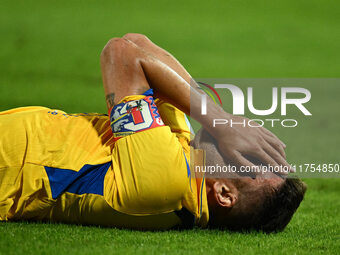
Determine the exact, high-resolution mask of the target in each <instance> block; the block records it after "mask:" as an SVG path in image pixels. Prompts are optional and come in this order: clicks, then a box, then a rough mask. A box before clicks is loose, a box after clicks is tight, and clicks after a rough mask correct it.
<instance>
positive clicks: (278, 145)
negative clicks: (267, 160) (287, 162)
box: [263, 134, 286, 159]
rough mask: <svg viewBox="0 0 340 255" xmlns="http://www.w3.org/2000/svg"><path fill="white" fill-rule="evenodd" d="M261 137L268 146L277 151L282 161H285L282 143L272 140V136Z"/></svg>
mask: <svg viewBox="0 0 340 255" xmlns="http://www.w3.org/2000/svg"><path fill="white" fill-rule="evenodd" d="M263 137H264V139H265V140H266V142H267V143H268V144H270V145H271V146H272V147H273V148H274V149H275V150H277V151H278V152H279V153H280V155H281V156H282V157H283V158H284V159H286V153H285V151H284V147H283V145H282V143H280V142H278V140H277V139H274V138H273V137H272V136H269V135H267V134H264V136H263Z"/></svg>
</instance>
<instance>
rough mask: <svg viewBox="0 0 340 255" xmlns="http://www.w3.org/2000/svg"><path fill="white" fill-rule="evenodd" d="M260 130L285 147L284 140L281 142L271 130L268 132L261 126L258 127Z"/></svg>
mask: <svg viewBox="0 0 340 255" xmlns="http://www.w3.org/2000/svg"><path fill="white" fill-rule="evenodd" d="M260 131H261V132H262V133H264V134H266V135H267V136H270V137H272V138H273V139H275V140H277V141H278V142H280V143H281V144H282V146H283V148H284V149H286V147H287V146H286V145H285V144H284V142H282V141H281V140H280V139H279V138H278V137H277V136H276V135H274V134H273V133H272V132H270V131H269V130H268V129H266V128H264V127H262V128H260Z"/></svg>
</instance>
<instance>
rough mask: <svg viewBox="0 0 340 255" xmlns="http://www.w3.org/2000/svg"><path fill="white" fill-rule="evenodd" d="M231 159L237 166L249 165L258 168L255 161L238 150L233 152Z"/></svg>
mask: <svg viewBox="0 0 340 255" xmlns="http://www.w3.org/2000/svg"><path fill="white" fill-rule="evenodd" d="M231 160H232V161H233V162H234V163H235V164H236V165H237V166H249V167H252V168H256V166H255V165H254V164H253V163H251V162H250V161H249V160H248V159H246V158H245V157H243V155H242V154H241V153H240V152H238V151H234V152H233V154H232V159H231Z"/></svg>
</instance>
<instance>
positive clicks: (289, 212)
mask: <svg viewBox="0 0 340 255" xmlns="http://www.w3.org/2000/svg"><path fill="white" fill-rule="evenodd" d="M306 189H307V187H306V185H305V183H303V182H302V181H301V180H300V179H296V178H287V179H286V180H285V181H284V182H283V184H282V185H280V187H279V188H278V189H277V190H275V191H274V194H270V195H267V196H266V198H265V199H264V202H263V204H262V206H261V207H260V209H258V210H255V211H253V212H252V213H251V215H248V217H247V219H243V220H242V219H235V220H236V221H235V220H234V221H233V223H231V224H229V223H230V222H229V223H227V224H226V225H225V226H224V227H225V228H227V229H230V230H234V231H249V230H256V231H263V232H266V233H270V232H280V231H282V230H283V229H284V228H285V227H286V226H287V224H288V223H289V221H290V220H291V218H292V217H293V214H294V213H295V211H296V209H297V208H298V207H299V205H300V203H301V201H302V200H303V197H304V194H305V192H306Z"/></svg>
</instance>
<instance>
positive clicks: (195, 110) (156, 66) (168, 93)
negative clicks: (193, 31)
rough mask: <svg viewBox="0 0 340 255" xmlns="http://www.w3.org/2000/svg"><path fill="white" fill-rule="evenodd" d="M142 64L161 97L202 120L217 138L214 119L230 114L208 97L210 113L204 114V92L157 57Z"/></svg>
mask: <svg viewBox="0 0 340 255" xmlns="http://www.w3.org/2000/svg"><path fill="white" fill-rule="evenodd" d="M141 65H142V68H143V70H144V73H145V76H146V78H147V80H148V82H149V84H150V87H151V88H153V89H154V90H155V92H156V93H157V94H158V96H159V97H161V98H163V99H165V100H166V101H169V102H170V103H172V104H173V105H175V106H176V107H177V108H179V109H180V110H182V111H183V112H184V113H186V114H187V115H190V116H191V117H192V118H194V119H195V120H197V121H198V122H200V123H201V125H202V126H203V127H204V128H205V129H206V130H207V131H208V132H209V133H211V135H212V136H214V137H215V138H216V137H217V136H218V135H219V133H218V132H216V131H214V130H213V126H212V123H213V120H214V119H216V118H230V117H231V115H230V114H228V113H226V112H225V111H224V110H223V109H222V108H221V107H219V106H216V105H215V104H214V103H213V102H212V101H211V100H209V99H208V100H207V112H209V114H207V115H202V114H201V97H202V96H201V94H202V93H204V92H202V91H200V90H199V89H197V88H195V87H192V86H190V84H189V83H188V82H187V81H186V80H185V79H183V78H182V77H181V76H180V75H179V74H177V72H175V71H174V70H172V69H171V68H169V67H168V66H167V65H165V64H164V63H162V62H161V61H159V60H157V59H154V58H150V57H148V58H145V59H142V60H141Z"/></svg>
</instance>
